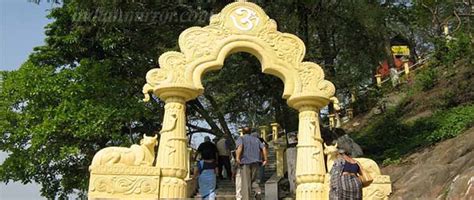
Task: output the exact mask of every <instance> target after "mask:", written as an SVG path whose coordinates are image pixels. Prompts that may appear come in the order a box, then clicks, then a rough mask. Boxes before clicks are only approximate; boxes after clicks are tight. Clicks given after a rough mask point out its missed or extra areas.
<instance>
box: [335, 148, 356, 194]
mask: <svg viewBox="0 0 474 200" xmlns="http://www.w3.org/2000/svg"><path fill="white" fill-rule="evenodd" d="M330 174H331V181H330V190H329V199H331V200H339V199H344V200H346V199H347V200H352V199H362V183H361V181H360V179H359V177H358V176H359V175H360V174H361V169H360V165H359V164H358V163H357V161H356V160H354V159H353V158H351V156H350V155H348V154H347V153H346V151H345V150H343V149H340V150H339V156H338V158H337V159H336V160H335V161H334V165H333V167H332V169H331V172H330Z"/></svg>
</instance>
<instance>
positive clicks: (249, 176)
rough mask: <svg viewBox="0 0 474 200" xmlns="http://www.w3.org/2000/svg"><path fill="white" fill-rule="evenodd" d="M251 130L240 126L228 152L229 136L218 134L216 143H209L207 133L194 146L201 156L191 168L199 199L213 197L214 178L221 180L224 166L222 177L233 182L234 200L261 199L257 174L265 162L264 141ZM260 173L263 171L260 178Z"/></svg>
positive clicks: (214, 194)
mask: <svg viewBox="0 0 474 200" xmlns="http://www.w3.org/2000/svg"><path fill="white" fill-rule="evenodd" d="M251 132H252V129H251V128H249V127H245V128H243V133H244V134H243V136H240V137H239V138H238V139H237V141H236V145H235V146H236V148H235V151H231V148H230V147H231V146H232V145H231V141H230V138H227V137H222V138H220V139H219V140H218V141H217V143H216V145H214V143H212V142H211V139H210V137H209V136H206V137H205V138H204V142H203V143H201V144H200V145H199V147H198V149H197V152H198V155H200V156H201V159H200V160H199V161H197V163H196V167H195V168H194V176H195V178H198V186H199V193H200V195H201V197H202V199H212V200H213V199H215V198H216V192H215V190H216V182H217V178H219V179H224V176H223V170H224V169H225V172H226V175H227V177H225V178H228V179H232V180H233V181H234V182H235V189H236V192H235V193H236V194H235V198H236V199H237V200H241V199H242V200H250V199H254V198H256V199H261V198H262V190H261V188H260V186H259V181H260V179H259V178H258V177H259V176H258V174H259V173H260V174H261V173H263V171H264V170H263V169H262V168H263V167H264V166H265V165H266V164H267V144H266V143H265V141H264V140H263V139H261V138H259V137H258V134H251ZM231 155H232V159H231ZM231 161H233V162H232V164H231ZM262 176H263V174H261V176H260V177H262Z"/></svg>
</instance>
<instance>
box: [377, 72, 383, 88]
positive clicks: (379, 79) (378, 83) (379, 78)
mask: <svg viewBox="0 0 474 200" xmlns="http://www.w3.org/2000/svg"><path fill="white" fill-rule="evenodd" d="M375 78H376V80H377V87H382V74H376V75H375Z"/></svg>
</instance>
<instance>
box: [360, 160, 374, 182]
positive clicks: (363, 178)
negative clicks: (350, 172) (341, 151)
mask: <svg viewBox="0 0 474 200" xmlns="http://www.w3.org/2000/svg"><path fill="white" fill-rule="evenodd" d="M357 164H358V165H359V169H360V173H361V174H360V176H359V179H360V182H361V183H362V187H367V186H369V185H370V184H371V183H372V182H374V178H372V176H370V174H369V172H367V171H366V170H365V169H364V168H362V166H361V165H360V164H359V162H357Z"/></svg>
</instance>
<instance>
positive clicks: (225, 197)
mask: <svg viewBox="0 0 474 200" xmlns="http://www.w3.org/2000/svg"><path fill="white" fill-rule="evenodd" d="M268 145H269V148H268V162H267V165H266V167H265V173H264V178H263V180H264V181H263V182H262V183H260V188H261V189H262V199H263V197H264V195H265V194H264V192H265V182H266V181H267V180H268V179H269V178H270V177H271V176H272V175H273V174H274V173H276V155H275V150H274V148H273V142H269V143H268ZM216 194H217V198H216V199H217V200H233V199H235V183H234V182H233V181H231V180H228V179H225V180H219V179H218V180H217V189H216ZM194 197H195V199H201V195H200V194H196V195H195V196H194Z"/></svg>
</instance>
